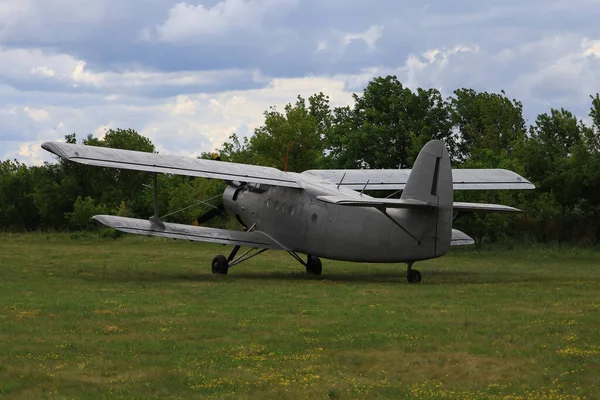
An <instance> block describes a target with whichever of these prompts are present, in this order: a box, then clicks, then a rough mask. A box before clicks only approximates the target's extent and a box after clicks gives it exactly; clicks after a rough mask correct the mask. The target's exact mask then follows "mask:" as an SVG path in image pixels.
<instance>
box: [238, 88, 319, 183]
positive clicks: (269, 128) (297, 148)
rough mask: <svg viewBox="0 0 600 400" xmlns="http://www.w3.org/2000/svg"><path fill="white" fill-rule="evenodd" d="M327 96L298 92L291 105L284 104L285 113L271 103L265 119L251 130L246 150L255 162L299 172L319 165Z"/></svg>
mask: <svg viewBox="0 0 600 400" xmlns="http://www.w3.org/2000/svg"><path fill="white" fill-rule="evenodd" d="M330 124H331V121H330V110H329V98H328V97H327V96H325V95H323V94H322V93H319V94H315V95H313V96H310V97H309V98H308V104H306V100H305V99H304V98H303V97H302V96H298V98H297V101H296V103H295V104H294V105H292V104H287V105H286V106H285V109H284V113H283V114H282V113H280V112H278V111H277V110H276V109H275V107H271V108H270V110H269V111H266V112H265V123H264V125H262V126H260V127H259V128H257V129H256V130H255V131H254V136H252V138H251V139H250V141H249V151H250V152H251V153H252V154H253V158H252V159H253V161H254V162H255V163H256V164H258V165H264V166H270V167H275V168H279V169H282V170H283V169H284V168H285V162H286V155H287V154H288V145H289V156H288V166H287V170H288V171H292V172H302V171H304V170H307V169H311V168H318V167H319V166H320V165H321V163H322V157H323V139H324V137H325V135H326V134H327V131H328V129H329V127H330Z"/></svg>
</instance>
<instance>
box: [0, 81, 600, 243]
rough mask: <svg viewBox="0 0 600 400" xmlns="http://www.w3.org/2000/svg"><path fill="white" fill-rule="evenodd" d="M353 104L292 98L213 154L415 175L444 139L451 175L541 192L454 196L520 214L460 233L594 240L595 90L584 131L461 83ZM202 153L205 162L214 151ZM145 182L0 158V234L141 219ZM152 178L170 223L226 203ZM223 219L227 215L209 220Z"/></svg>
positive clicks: (368, 91)
mask: <svg viewBox="0 0 600 400" xmlns="http://www.w3.org/2000/svg"><path fill="white" fill-rule="evenodd" d="M353 99H354V102H353V104H351V105H348V106H345V107H331V106H330V103H329V98H328V97H327V96H326V95H325V94H323V93H316V94H314V95H312V96H310V97H308V98H304V97H302V96H298V97H297V98H296V101H295V102H294V103H289V104H287V105H286V106H285V107H284V109H283V110H282V111H279V110H277V109H276V108H275V107H271V108H270V109H269V110H267V111H265V113H264V123H263V124H262V125H261V126H259V127H258V128H256V129H255V131H254V134H253V135H252V136H250V137H243V138H240V137H238V136H237V135H236V134H235V133H233V134H232V135H231V136H230V137H229V140H228V141H227V142H225V143H224V144H223V145H222V147H221V148H220V149H219V151H218V153H219V156H220V159H221V160H222V161H229V162H236V163H244V164H255V165H264V166H271V167H275V168H279V169H284V168H285V167H286V158H287V170H288V171H291V172H301V171H304V170H307V169H315V168H410V167H411V165H412V164H413V163H414V160H415V158H416V156H417V154H418V153H419V151H420V150H421V148H422V147H423V145H424V144H425V143H427V142H428V141H429V140H431V139H439V140H442V141H443V142H445V143H446V144H447V146H448V148H449V152H450V155H451V159H452V164H453V167H454V168H506V169H509V170H513V171H515V172H517V173H519V174H522V175H524V176H525V177H526V178H528V179H529V180H531V181H532V182H533V183H534V184H535V185H536V187H537V189H536V190H534V191H489V192H486V191H470V192H469V191H461V192H455V200H456V201H472V202H485V203H502V204H507V205H511V206H514V207H517V208H520V209H523V210H525V211H526V214H524V215H517V216H514V215H513V216H506V215H494V214H485V213H475V214H472V215H467V216H464V217H461V218H459V219H458V220H457V221H456V226H457V227H458V228H459V229H464V230H465V231H467V232H468V233H470V234H472V235H473V236H474V237H475V238H476V239H478V241H479V242H480V243H482V242H485V241H500V240H505V239H506V238H509V237H512V238H519V239H523V238H533V239H534V240H541V241H564V242H574V243H587V242H596V243H598V242H600V95H599V94H598V93H597V94H595V95H592V96H590V99H591V107H590V112H589V117H590V121H591V123H590V124H585V123H583V121H579V120H577V118H576V117H575V116H574V115H573V114H572V113H571V112H570V111H568V110H566V109H564V108H561V109H551V110H549V112H547V113H542V114H540V115H538V116H537V118H536V120H535V122H534V123H533V125H531V126H527V125H526V123H525V120H524V117H523V105H522V104H521V103H520V102H519V101H517V100H515V99H510V98H508V97H507V96H506V94H505V93H504V92H503V91H501V92H500V93H488V92H477V91H475V90H473V89H468V88H460V89H457V90H455V91H454V92H453V93H452V95H451V96H449V97H448V98H445V99H444V98H443V96H442V94H441V93H440V92H439V90H437V89H423V88H417V89H416V90H411V89H409V88H407V87H405V86H404V85H403V84H402V83H401V82H400V81H399V80H398V79H397V77H395V76H392V75H389V76H386V77H377V78H374V79H373V80H372V81H371V82H369V83H368V85H367V86H366V87H365V89H364V90H363V92H362V93H356V94H354V95H353ZM65 141H66V142H68V143H77V136H76V134H75V133H72V134H69V135H66V136H65ZM81 143H83V144H87V145H91V146H102V147H110V148H120V149H127V150H135V151H143V152H155V147H154V145H153V143H152V142H151V141H150V140H149V139H148V138H146V137H144V136H142V135H140V134H138V133H137V132H136V131H135V130H132V129H114V130H113V129H111V130H108V131H106V133H105V134H104V136H103V137H101V138H98V137H93V136H92V135H88V136H87V137H85V138H84V139H83V140H82V141H81ZM201 158H203V159H210V160H212V159H213V158H214V154H213V153H209V152H207V153H203V154H202V155H201ZM215 162H219V161H218V160H215ZM151 182H152V180H151V175H150V174H148V173H145V172H139V171H129V170H118V169H110V168H97V167H91V166H85V165H80V164H76V163H71V162H65V161H63V160H59V161H58V163H55V164H49V163H47V164H45V165H43V166H34V167H27V166H26V165H23V164H21V163H19V162H18V161H11V160H6V161H3V162H2V163H0V220H1V221H2V227H1V229H2V230H9V231H19V230H20V231H22V230H35V229H53V230H63V229H90V228H93V227H95V226H97V225H96V223H95V222H92V221H90V219H89V218H90V217H91V216H92V215H93V214H94V213H99V212H100V211H102V210H104V212H108V213H114V214H117V215H120V216H126V217H132V218H148V217H149V216H150V215H152V214H153V190H152V189H151V188H149V187H148V186H147V185H149V184H151ZM158 182H159V193H158V197H159V211H160V213H161V215H162V216H165V215H166V218H165V220H167V221H172V222H178V223H184V224H192V223H195V221H196V220H197V218H198V217H199V216H200V215H202V214H204V213H206V212H207V211H209V210H211V208H212V207H218V206H220V205H221V202H222V199H221V198H220V196H219V195H220V193H221V192H222V190H223V188H224V184H223V182H221V181H217V180H207V179H201V178H191V177H183V176H172V175H164V174H161V175H159V176H158ZM372 194H374V195H382V194H383V195H387V194H388V193H377V192H375V193H372ZM207 199H211V200H210V201H209V202H208V203H209V204H208V205H207V204H205V202H206V200H207ZM230 223H231V222H230V220H229V219H228V218H226V217H224V218H217V219H215V220H213V221H211V223H210V224H211V225H213V226H222V227H224V226H227V225H228V224H230ZM106 235H108V236H110V235H111V234H110V233H107V234H106ZM527 240H529V239H527Z"/></svg>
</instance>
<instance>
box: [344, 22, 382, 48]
mask: <svg viewBox="0 0 600 400" xmlns="http://www.w3.org/2000/svg"><path fill="white" fill-rule="evenodd" d="M382 35H383V26H382V25H373V26H371V27H369V28H368V29H367V30H365V31H364V32H359V33H347V34H345V35H344V37H343V39H342V40H343V43H344V46H347V45H348V44H350V43H351V42H352V41H354V40H362V41H363V42H365V44H366V45H367V46H368V47H369V49H371V50H373V49H374V48H375V45H376V44H377V41H379V39H380V38H381V36H382Z"/></svg>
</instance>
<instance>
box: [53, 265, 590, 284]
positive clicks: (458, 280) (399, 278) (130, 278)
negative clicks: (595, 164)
mask: <svg viewBox="0 0 600 400" xmlns="http://www.w3.org/2000/svg"><path fill="white" fill-rule="evenodd" d="M421 274H422V276H423V280H422V281H421V283H420V285H452V284H458V285H467V284H476V285H480V284H513V283H526V282H554V283H557V284H562V283H565V282H566V279H565V277H561V276H540V275H527V274H514V273H501V272H495V271H494V272H486V271H481V272H466V271H447V270H443V271H436V270H432V271H421ZM63 277H64V278H74V279H83V280H87V281H104V282H166V281H179V280H181V281H192V282H212V283H215V282H235V281H257V282H259V281H296V282H313V281H317V282H325V283H344V282H345V283H352V282H362V283H390V284H403V283H406V284H408V282H407V280H406V274H405V272H404V271H398V272H385V273H381V272H374V273H368V272H360V271H357V272H347V273H335V272H334V273H324V274H323V275H321V276H312V275H307V274H306V273H304V272H262V271H256V272H246V271H235V270H232V271H229V273H228V274H227V275H224V276H223V275H213V274H208V273H199V274H195V273H174V272H173V273H171V272H157V271H155V270H151V271H148V272H147V273H143V272H140V271H136V272H135V273H132V272H130V271H124V270H114V269H113V270H111V271H110V272H109V271H107V272H105V273H101V274H98V275H69V274H65V275H63ZM581 279H583V277H582V278H581ZM571 280H573V279H572V277H571ZM575 280H577V279H575Z"/></svg>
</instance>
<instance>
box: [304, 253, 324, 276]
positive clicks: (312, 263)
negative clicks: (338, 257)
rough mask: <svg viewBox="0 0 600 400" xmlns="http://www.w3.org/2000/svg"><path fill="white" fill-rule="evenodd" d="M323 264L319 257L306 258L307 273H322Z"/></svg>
mask: <svg viewBox="0 0 600 400" xmlns="http://www.w3.org/2000/svg"><path fill="white" fill-rule="evenodd" d="M321 272H323V264H321V259H320V258H319V257H313V256H308V258H307V260H306V273H307V274H309V275H321Z"/></svg>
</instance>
